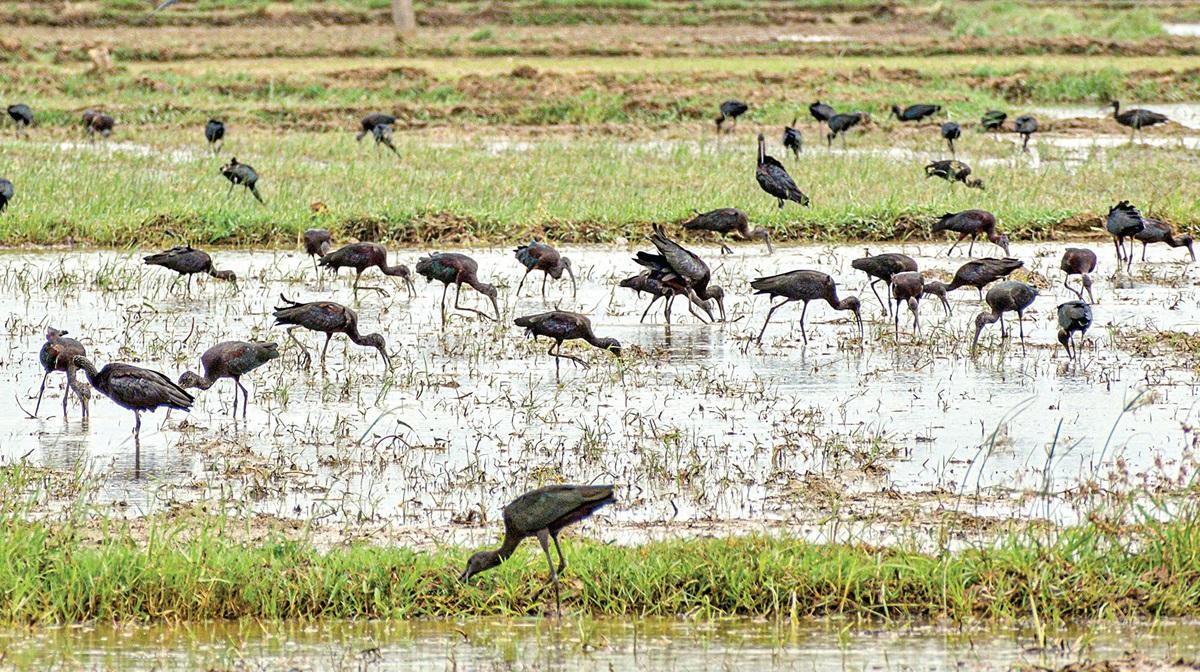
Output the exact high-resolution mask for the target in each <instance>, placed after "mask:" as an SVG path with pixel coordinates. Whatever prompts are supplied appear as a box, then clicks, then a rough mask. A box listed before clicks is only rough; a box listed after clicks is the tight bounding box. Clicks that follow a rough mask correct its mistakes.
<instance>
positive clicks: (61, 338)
mask: <svg viewBox="0 0 1200 672" xmlns="http://www.w3.org/2000/svg"><path fill="white" fill-rule="evenodd" d="M86 356H87V349H86V348H84V347H83V344H82V343H80V342H79V341H77V340H75V339H73V338H67V332H65V331H59V330H58V329H55V328H54V327H46V342H45V344H43V345H42V349H41V352H39V353H38V360H39V361H40V362H41V363H42V368H43V369H45V370H46V375H44V376H42V386H41V388H39V389H38V398H37V406H35V407H34V409H33V414H34V415H35V416H36V415H37V414H38V410H39V409H41V407H42V394H44V393H45V392H46V379H47V378H49V377H50V374H52V373H54V372H55V371H62V372H63V373H65V374H67V387H68V388H70V390H71V391H72V392H74V393H75V396H77V397H79V404H80V406H82V407H83V417H85V418H86V417H87V415H88V400H89V399H90V397H91V395H90V394H89V393H88V391H87V390H86V389H84V387H83V385H81V384H80V383H79V381H78V380H76V379H75V358H76V357H86ZM67 396H68V395H67V393H66V391H63V404H62V406H63V417H64V418H65V417H67Z"/></svg>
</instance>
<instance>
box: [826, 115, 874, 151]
mask: <svg viewBox="0 0 1200 672" xmlns="http://www.w3.org/2000/svg"><path fill="white" fill-rule="evenodd" d="M870 120H871V116H870V115H868V114H867V113H866V112H850V113H846V114H835V115H833V116H832V117H830V118H829V121H827V122H825V123H826V124H828V126H829V132H828V133H826V134H825V146H826V147H829V148H832V147H833V139H834V138H836V137H837V136H839V135H840V136H842V149H845V148H846V131H849V130H850V129H852V128H854V127H855V126H857V125H859V124H861V123H863V122H867V121H870Z"/></svg>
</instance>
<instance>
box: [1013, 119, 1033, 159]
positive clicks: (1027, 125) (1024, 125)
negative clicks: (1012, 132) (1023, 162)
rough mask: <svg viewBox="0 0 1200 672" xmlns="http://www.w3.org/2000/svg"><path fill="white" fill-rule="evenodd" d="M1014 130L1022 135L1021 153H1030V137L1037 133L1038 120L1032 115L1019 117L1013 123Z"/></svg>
mask: <svg viewBox="0 0 1200 672" xmlns="http://www.w3.org/2000/svg"><path fill="white" fill-rule="evenodd" d="M1013 128H1014V129H1016V131H1017V133H1020V134H1021V151H1022V152H1028V151H1029V137H1030V136H1032V135H1033V134H1034V133H1037V130H1038V122H1037V119H1035V118H1033V116H1031V115H1028V114H1022V115H1021V116H1019V117H1017V120H1016V121H1015V122H1013Z"/></svg>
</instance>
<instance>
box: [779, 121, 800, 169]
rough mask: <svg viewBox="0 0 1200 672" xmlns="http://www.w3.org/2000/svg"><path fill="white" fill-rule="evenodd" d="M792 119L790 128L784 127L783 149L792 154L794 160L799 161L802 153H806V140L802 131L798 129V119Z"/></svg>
mask: <svg viewBox="0 0 1200 672" xmlns="http://www.w3.org/2000/svg"><path fill="white" fill-rule="evenodd" d="M797 118H798V117H792V123H791V125H789V126H784V127H783V147H784V149H789V150H791V152H792V158H794V159H797V160H798V159H799V158H800V152H802V151H804V138H803V137H802V136H801V135H800V130H799V129H797V128H796V119H797Z"/></svg>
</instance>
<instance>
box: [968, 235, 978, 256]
mask: <svg viewBox="0 0 1200 672" xmlns="http://www.w3.org/2000/svg"><path fill="white" fill-rule="evenodd" d="M977 238H979V234H978V233H972V234H971V246H970V247H968V248H967V256H968V257H973V256H975V239H977Z"/></svg>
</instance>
